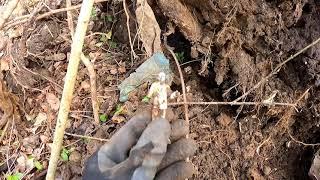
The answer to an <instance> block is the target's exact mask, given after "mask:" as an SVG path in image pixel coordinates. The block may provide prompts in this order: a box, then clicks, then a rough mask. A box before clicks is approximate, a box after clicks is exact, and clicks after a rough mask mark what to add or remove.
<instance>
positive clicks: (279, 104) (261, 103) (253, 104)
mask: <svg viewBox="0 0 320 180" xmlns="http://www.w3.org/2000/svg"><path fill="white" fill-rule="evenodd" d="M184 104H188V105H231V106H233V105H235V106H241V105H247V106H257V105H265V106H291V107H295V106H296V104H295V103H293V104H292V103H279V102H274V103H264V102H234V101H232V102H175V103H168V106H177V105H184Z"/></svg>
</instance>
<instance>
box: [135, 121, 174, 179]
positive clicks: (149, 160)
mask: <svg viewBox="0 0 320 180" xmlns="http://www.w3.org/2000/svg"><path fill="white" fill-rule="evenodd" d="M170 133H171V127H170V123H169V122H168V121H167V120H166V119H163V118H158V119H155V120H152V122H151V123H150V124H149V125H148V127H147V128H146V129H145V130H144V132H143V133H142V135H141V136H140V138H139V140H138V142H137V144H136V145H135V146H134V147H133V148H132V150H131V152H133V151H134V150H135V149H139V148H141V147H143V146H145V145H146V144H148V143H150V142H151V143H152V144H153V149H152V150H151V151H150V152H149V153H148V154H147V156H145V157H144V158H143V162H142V164H141V166H140V167H139V168H137V169H136V170H135V172H134V174H133V176H132V180H138V179H144V180H148V179H153V178H154V176H155V174H156V171H157V167H158V166H159V165H160V163H161V160H162V159H163V157H164V155H165V153H166V151H167V145H168V142H169V137H170Z"/></svg>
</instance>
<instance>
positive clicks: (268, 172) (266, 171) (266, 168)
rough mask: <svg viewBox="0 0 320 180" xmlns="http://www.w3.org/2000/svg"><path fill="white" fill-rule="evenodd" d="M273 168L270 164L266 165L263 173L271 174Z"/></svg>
mask: <svg viewBox="0 0 320 180" xmlns="http://www.w3.org/2000/svg"><path fill="white" fill-rule="evenodd" d="M271 171H272V169H271V168H270V167H269V166H264V167H263V173H264V174H265V175H266V176H269V174H270V173H271Z"/></svg>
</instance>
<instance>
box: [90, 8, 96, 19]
mask: <svg viewBox="0 0 320 180" xmlns="http://www.w3.org/2000/svg"><path fill="white" fill-rule="evenodd" d="M91 17H92V18H95V17H97V11H96V9H95V8H92V11H91Z"/></svg>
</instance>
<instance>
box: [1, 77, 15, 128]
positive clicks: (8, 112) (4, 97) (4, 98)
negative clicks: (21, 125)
mask: <svg viewBox="0 0 320 180" xmlns="http://www.w3.org/2000/svg"><path fill="white" fill-rule="evenodd" d="M17 101H18V98H17V97H16V96H15V95H13V94H11V93H10V92H7V89H6V88H5V85H4V83H3V81H2V80H0V110H2V111H3V113H4V115H3V116H2V118H1V119H0V128H1V127H2V126H3V125H5V124H6V123H7V121H8V119H9V118H10V117H12V116H16V115H18V113H17V107H16V106H17Z"/></svg>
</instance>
